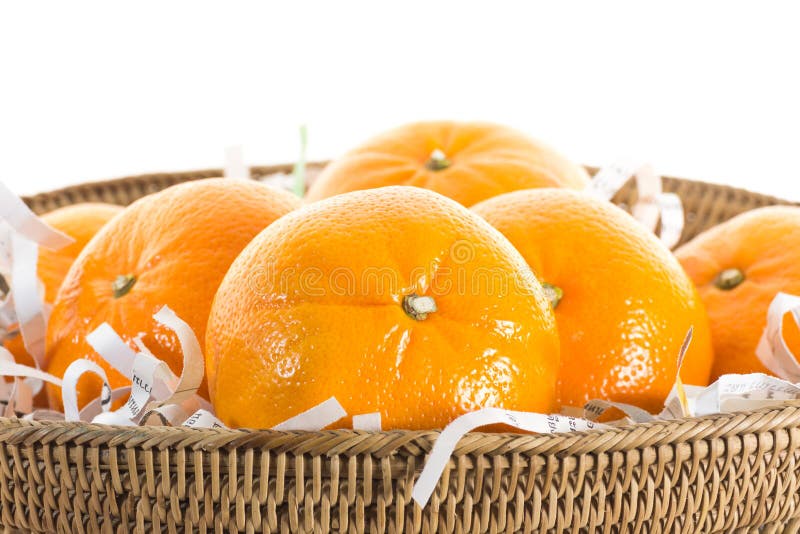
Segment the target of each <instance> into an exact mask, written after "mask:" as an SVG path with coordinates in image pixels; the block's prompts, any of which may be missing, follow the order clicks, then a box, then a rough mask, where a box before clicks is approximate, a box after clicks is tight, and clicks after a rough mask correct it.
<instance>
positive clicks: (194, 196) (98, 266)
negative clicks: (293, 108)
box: [46, 178, 299, 408]
mask: <svg viewBox="0 0 800 534" xmlns="http://www.w3.org/2000/svg"><path fill="white" fill-rule="evenodd" d="M298 204H299V200H298V199H297V198H296V197H294V196H293V195H291V194H290V193H286V192H283V191H279V190H277V189H274V188H270V187H268V186H265V185H263V184H259V183H256V182H249V181H239V180H226V179H222V178H211V179H206V180H197V181H194V182H188V183H185V184H181V185H176V186H173V187H170V188H168V189H165V190H164V191H161V192H160V193H156V194H153V195H149V196H147V197H144V198H142V199H140V200H138V201H136V202H134V203H133V204H131V205H130V206H129V207H128V208H126V209H125V210H124V211H123V212H122V213H121V214H120V215H119V216H118V217H116V218H115V219H114V220H112V221H111V222H110V223H109V224H108V225H106V226H105V227H104V228H103V229H102V230H101V231H100V232H99V233H98V234H97V235H96V236H95V237H94V238H93V239H92V240H91V241H90V242H89V244H88V245H86V247H85V248H84V249H83V251H82V252H81V254H80V255H79V256H78V258H77V259H76V260H75V262H74V263H73V265H72V267H71V268H70V270H69V273H68V274H67V277H66V278H65V279H64V283H63V285H62V286H61V290H60V291H59V293H58V296H57V297H56V301H55V304H54V307H53V313H52V315H51V317H50V321H49V324H48V332H47V356H46V359H47V365H46V367H47V370H48V371H49V372H50V373H53V374H55V375H56V376H62V375H63V373H64V371H65V369H66V368H67V366H69V364H70V363H72V362H73V361H74V360H76V359H78V358H89V359H92V360H94V361H96V362H98V363H99V364H100V365H101V366H103V367H104V368H105V369H106V372H107V373H108V378H109V381H110V385H111V387H112V388H114V387H120V386H123V385H126V384H129V383H130V379H129V378H128V377H124V376H122V375H121V374H120V373H118V372H117V371H116V370H113V369H111V368H110V367H109V366H108V365H107V364H106V363H105V361H104V360H102V358H101V357H100V356H99V355H98V354H97V353H95V351H94V350H93V349H92V348H91V346H89V344H88V343H86V340H85V338H86V335H87V334H88V333H90V332H91V331H93V330H94V329H95V328H97V327H98V326H99V325H100V324H102V323H103V322H108V323H109V324H110V325H111V326H112V327H113V328H114V329H115V330H116V331H117V333H119V334H120V336H122V338H123V339H124V340H125V341H127V342H129V343H130V342H131V340H132V339H133V338H135V337H137V336H139V335H140V334H144V337H143V338H142V341H143V342H144V344H145V345H146V346H147V347H148V348H149V349H150V350H152V351H153V353H154V354H155V355H156V356H157V357H159V358H161V359H162V360H164V361H165V362H166V363H167V364H168V365H169V366H170V368H171V369H172V370H173V371H174V372H175V373H180V372H181V366H182V353H181V350H180V343H179V342H178V339H177V336H175V335H174V334H173V333H172V331H170V330H169V329H167V328H165V327H163V326H161V325H158V324H157V323H156V322H155V320H154V319H153V314H154V313H155V312H156V311H158V310H159V309H160V308H161V307H162V306H164V305H166V306H169V307H170V308H172V309H173V310H174V311H175V313H177V314H178V315H179V316H180V317H181V318H182V319H183V320H184V321H186V322H187V323H188V324H189V326H191V327H192V328H193V329H194V331H195V334H196V335H197V337H198V339H199V340H201V341H202V340H203V339H204V334H205V327H206V322H207V320H208V311H209V309H210V307H211V301H212V299H213V297H214V293H215V291H216V290H217V286H218V285H219V283H220V281H221V280H222V278H223V276H224V275H225V272H226V271H227V270H228V267H229V266H230V264H231V262H233V260H234V258H236V256H237V255H238V254H239V252H241V250H242V249H243V248H244V247H245V245H247V243H248V242H249V241H250V240H251V239H252V238H253V237H255V235H256V234H258V233H259V232H260V231H261V230H262V229H264V228H265V227H266V226H268V225H269V224H270V223H271V222H272V221H274V220H275V219H277V218H278V217H280V216H282V215H284V214H285V213H288V212H290V211H291V210H293V209H294V208H295V207H297V206H298ZM201 345H202V343H201ZM132 346H133V345H132ZM99 392H100V384H99V380H97V379H95V378H94V377H89V376H87V377H85V380H84V379H82V382H81V383H79V384H78V403H79V405H80V406H83V405H84V404H86V403H87V402H89V401H90V400H91V399H93V398H95V397H96V396H97V395H98V394H99ZM200 394H201V395H204V396H205V395H207V393H206V385H205V383H203V386H202V387H201V391H200ZM48 397H49V399H50V403H51V405H52V406H54V407H57V408H60V407H61V396H60V390H59V388H57V387H55V386H48Z"/></svg>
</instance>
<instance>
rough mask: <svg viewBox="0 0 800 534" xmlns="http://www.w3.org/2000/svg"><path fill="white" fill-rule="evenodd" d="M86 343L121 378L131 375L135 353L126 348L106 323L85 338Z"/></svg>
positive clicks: (125, 344) (123, 342) (126, 345)
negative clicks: (119, 374)
mask: <svg viewBox="0 0 800 534" xmlns="http://www.w3.org/2000/svg"><path fill="white" fill-rule="evenodd" d="M86 342H87V343H88V344H89V345H90V346H91V347H92V348H93V349H94V350H95V352H97V354H99V355H100V356H101V357H102V358H103V359H104V360H105V361H106V362H107V363H108V364H109V365H110V366H111V367H113V368H114V369H116V370H117V371H119V372H120V373H121V374H122V375H123V376H126V377H129V378H130V376H131V374H132V373H133V361H134V360H135V359H136V352H135V351H134V350H133V349H132V348H130V347H129V346H128V344H127V343H125V341H123V339H122V338H121V337H119V334H117V333H116V332H115V331H114V329H113V328H112V327H111V325H110V324H108V323H103V324H101V325H100V326H98V327H97V328H95V329H94V330H92V331H91V332H90V333H89V334H88V335H87V336H86Z"/></svg>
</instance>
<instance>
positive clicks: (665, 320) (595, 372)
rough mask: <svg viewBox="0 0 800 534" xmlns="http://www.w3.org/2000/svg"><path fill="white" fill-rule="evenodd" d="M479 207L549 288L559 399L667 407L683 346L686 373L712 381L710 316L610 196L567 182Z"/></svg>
mask: <svg viewBox="0 0 800 534" xmlns="http://www.w3.org/2000/svg"><path fill="white" fill-rule="evenodd" d="M473 210H474V211H475V212H476V213H478V214H479V215H481V216H483V217H484V218H485V219H486V220H487V221H489V223H491V224H492V225H493V226H494V227H495V228H497V229H498V230H500V232H501V233H503V235H505V236H506V237H507V238H508V239H509V241H511V243H512V244H514V246H516V247H517V250H519V251H520V252H521V253H522V256H523V257H524V258H525V260H526V261H527V262H528V265H530V267H531V268H532V269H533V272H534V273H536V275H537V276H538V277H539V280H540V281H541V282H542V283H543V285H544V286H545V288H546V289H547V290H548V293H549V295H550V298H551V301H552V303H553V305H554V307H555V316H556V322H557V323H558V331H559V335H560V338H561V370H560V372H559V401H560V403H561V404H562V405H564V406H575V407H581V406H583V404H585V403H586V401H588V400H590V399H597V398H600V399H606V400H612V401H617V402H626V403H630V404H635V405H637V406H640V407H642V408H644V409H647V410H650V411H654V412H655V411H660V409H661V408H662V406H663V401H664V399H665V397H666V396H667V394H668V393H669V391H670V389H671V387H672V385H673V383H674V380H675V375H676V372H677V357H678V353H679V349H680V346H681V344H682V342H683V340H684V337H685V336H686V333H687V331H688V330H689V328H690V327H694V337H693V340H692V343H691V345H690V348H689V351H688V353H687V354H686V358H685V360H684V364H683V368H682V372H681V378H682V379H683V381H684V382H686V383H689V384H698V385H706V384H707V383H708V375H709V371H710V369H711V363H712V359H713V355H712V349H711V339H710V334H709V326H708V318H707V317H706V314H705V310H704V309H703V303H702V302H701V300H700V298H699V296H698V295H697V291H696V290H695V288H694V286H693V285H692V282H691V280H689V278H688V277H687V276H686V274H685V273H684V272H683V270H682V269H681V266H680V264H678V261H677V260H676V259H675V258H674V257H673V256H672V254H671V253H670V252H669V250H667V249H666V247H664V246H663V245H662V244H661V242H660V241H659V240H658V239H657V238H656V237H655V236H653V235H652V234H651V233H650V232H648V231H647V230H645V228H644V227H642V226H641V225H639V223H637V222H636V221H635V220H634V219H633V218H632V217H631V216H630V215H628V214H627V213H625V212H624V211H622V210H621V209H619V208H617V207H616V206H613V205H612V204H610V203H607V202H603V201H600V200H597V199H594V198H591V197H589V196H588V195H584V194H582V193H579V192H574V191H568V190H564V189H539V190H529V191H517V192H514V193H508V194H505V195H501V196H499V197H496V198H493V199H491V200H487V201H486V202H482V203H480V204H478V205H477V206H475V207H474V208H473Z"/></svg>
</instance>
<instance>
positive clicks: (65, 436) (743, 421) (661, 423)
mask: <svg viewBox="0 0 800 534" xmlns="http://www.w3.org/2000/svg"><path fill="white" fill-rule="evenodd" d="M799 425H800V406H799V405H793V404H789V403H787V405H784V406H776V407H768V408H761V409H757V410H752V411H742V412H730V413H723V414H714V415H706V416H701V417H692V418H687V419H673V420H658V421H653V422H648V423H636V424H629V425H624V426H618V427H611V428H608V429H595V430H589V431H582V432H565V433H558V434H522V433H514V432H498V433H488V432H470V433H469V434H467V435H465V436H464V437H463V438H462V439H461V440H460V441H459V443H458V445H457V447H456V449H455V450H454V452H453V455H454V456H461V455H465V454H469V453H472V452H474V451H475V449H476V446H477V447H479V448H480V449H481V450H482V452H483V453H484V454H488V455H504V454H513V453H521V454H526V455H536V454H548V455H556V456H560V455H575V454H591V453H598V454H599V453H611V452H625V451H631V450H641V449H643V448H647V447H659V446H673V445H677V444H686V445H689V444H692V443H694V442H697V443H701V442H707V441H708V440H710V439H722V438H726V437H730V436H734V435H740V434H742V433H744V432H747V433H748V434H758V433H767V432H773V431H776V430H781V429H785V428H789V427H797V426H799ZM440 433H441V432H440V431H439V430H386V431H380V432H370V431H364V430H346V429H340V430H321V431H278V430H256V429H200V428H186V427H168V426H111V425H98V424H93V423H86V422H63V421H28V420H24V419H18V418H0V440H2V441H3V442H5V443H7V444H9V445H30V444H33V443H36V442H41V443H46V442H51V441H55V442H57V443H58V444H59V445H62V444H66V443H72V444H74V445H79V446H80V445H87V446H92V447H97V446H99V445H103V444H105V445H113V446H125V447H137V448H140V449H156V450H163V449H166V448H170V447H176V446H178V447H181V448H187V449H198V448H202V449H203V450H206V451H208V450H218V449H223V450H229V449H234V448H235V449H258V448H263V447H266V448H270V449H280V450H282V451H283V452H290V453H293V454H308V453H314V451H316V453H317V454H322V455H332V454H348V453H349V454H361V453H370V454H373V455H375V456H376V457H380V456H381V451H385V452H387V453H390V452H396V451H397V450H399V449H403V448H412V449H414V450H419V449H422V450H423V452H427V451H429V450H430V447H432V445H433V443H434V442H435V441H436V439H437V438H438V436H439V435H440ZM476 444H477V445H476Z"/></svg>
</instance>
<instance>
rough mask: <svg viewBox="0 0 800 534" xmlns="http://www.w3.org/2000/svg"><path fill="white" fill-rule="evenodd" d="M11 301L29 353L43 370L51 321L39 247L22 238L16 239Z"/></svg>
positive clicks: (13, 254) (13, 244) (13, 243)
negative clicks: (42, 286)
mask: <svg viewBox="0 0 800 534" xmlns="http://www.w3.org/2000/svg"><path fill="white" fill-rule="evenodd" d="M11 241H12V253H11V256H12V266H11V298H12V299H13V302H14V313H15V315H16V316H17V321H18V323H19V330H20V334H21V335H22V342H23V344H24V346H25V350H27V351H28V354H30V355H31V357H32V358H33V361H34V362H35V364H36V366H37V367H39V366H40V365H41V363H42V361H43V358H44V339H45V334H46V331H47V318H46V317H45V314H44V296H43V294H42V292H40V291H39V279H38V278H37V274H36V273H37V271H36V269H37V261H38V258H39V247H38V246H37V245H36V243H34V242H33V241H30V240H28V239H26V238H24V237H22V236H21V235H19V234H14V235H13V237H12V240H11Z"/></svg>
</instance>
